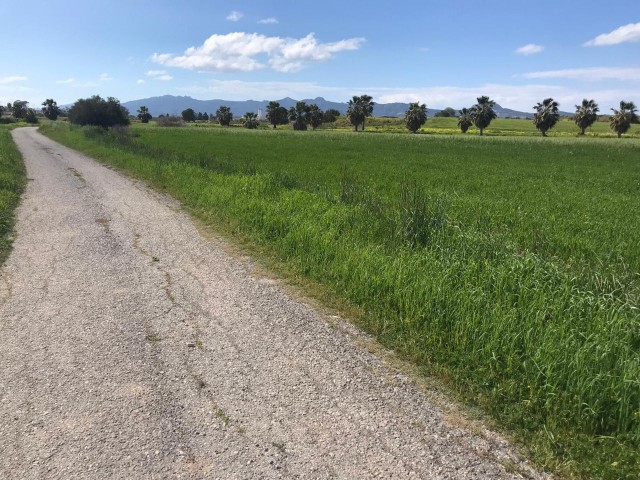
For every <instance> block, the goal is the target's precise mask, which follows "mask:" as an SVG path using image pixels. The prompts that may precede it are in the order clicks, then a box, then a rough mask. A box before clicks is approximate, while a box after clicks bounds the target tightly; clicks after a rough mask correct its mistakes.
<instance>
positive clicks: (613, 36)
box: [584, 23, 640, 47]
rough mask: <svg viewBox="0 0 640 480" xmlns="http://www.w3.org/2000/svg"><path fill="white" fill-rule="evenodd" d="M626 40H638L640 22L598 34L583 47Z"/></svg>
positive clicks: (615, 43)
mask: <svg viewBox="0 0 640 480" xmlns="http://www.w3.org/2000/svg"><path fill="white" fill-rule="evenodd" d="M626 42H640V23H630V24H628V25H624V26H622V27H619V28H616V29H615V30H614V31H613V32H609V33H603V34H602V35H598V36H597V37H596V38H594V39H593V40H589V41H588V42H586V43H585V44H584V46H585V47H602V46H608V45H618V44H619V43H626Z"/></svg>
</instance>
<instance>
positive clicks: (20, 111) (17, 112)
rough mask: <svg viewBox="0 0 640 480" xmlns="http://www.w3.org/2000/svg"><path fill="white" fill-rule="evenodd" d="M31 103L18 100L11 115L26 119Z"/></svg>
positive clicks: (12, 108) (14, 103)
mask: <svg viewBox="0 0 640 480" xmlns="http://www.w3.org/2000/svg"><path fill="white" fill-rule="evenodd" d="M28 105H29V102H27V101H26V100H16V101H15V102H13V105H12V106H11V113H12V115H13V116H14V117H15V118H24V117H26V116H27V110H28Z"/></svg>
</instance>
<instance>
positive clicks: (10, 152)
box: [0, 125, 26, 264]
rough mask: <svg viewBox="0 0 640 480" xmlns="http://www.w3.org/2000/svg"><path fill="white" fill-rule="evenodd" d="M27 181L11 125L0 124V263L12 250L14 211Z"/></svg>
mask: <svg viewBox="0 0 640 480" xmlns="http://www.w3.org/2000/svg"><path fill="white" fill-rule="evenodd" d="M25 182H26V172H25V169H24V164H23V163H22V157H21V156H20V153H19V152H18V150H17V149H16V147H15V145H14V143H13V140H12V139H11V132H10V127H9V126H6V125H0V264H2V263H3V262H4V260H5V259H6V258H7V255H9V251H10V250H11V235H12V233H13V225H14V211H15V209H16V207H17V206H18V202H19V201H20V195H22V191H23V190H24V186H25Z"/></svg>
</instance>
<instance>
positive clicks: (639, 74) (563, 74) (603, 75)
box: [522, 67, 640, 82]
mask: <svg viewBox="0 0 640 480" xmlns="http://www.w3.org/2000/svg"><path fill="white" fill-rule="evenodd" d="M522 76H523V77H524V78H538V79H540V78H563V79H569V80H584V81H589V82H598V81H601V80H621V81H637V80H640V68H638V67H628V68H627V67H625V68H620V67H589V68H569V69H564V70H547V71H541V72H530V73H525V74H523V75H522Z"/></svg>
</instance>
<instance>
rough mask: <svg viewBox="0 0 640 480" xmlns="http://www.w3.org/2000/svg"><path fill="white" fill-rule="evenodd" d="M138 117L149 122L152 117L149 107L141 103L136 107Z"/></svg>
mask: <svg viewBox="0 0 640 480" xmlns="http://www.w3.org/2000/svg"><path fill="white" fill-rule="evenodd" d="M138 118H139V119H140V121H141V122H142V123H149V120H151V119H152V118H153V117H152V116H151V114H150V113H149V109H148V108H147V107H145V106H144V105H143V106H141V107H140V108H139V109H138Z"/></svg>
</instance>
